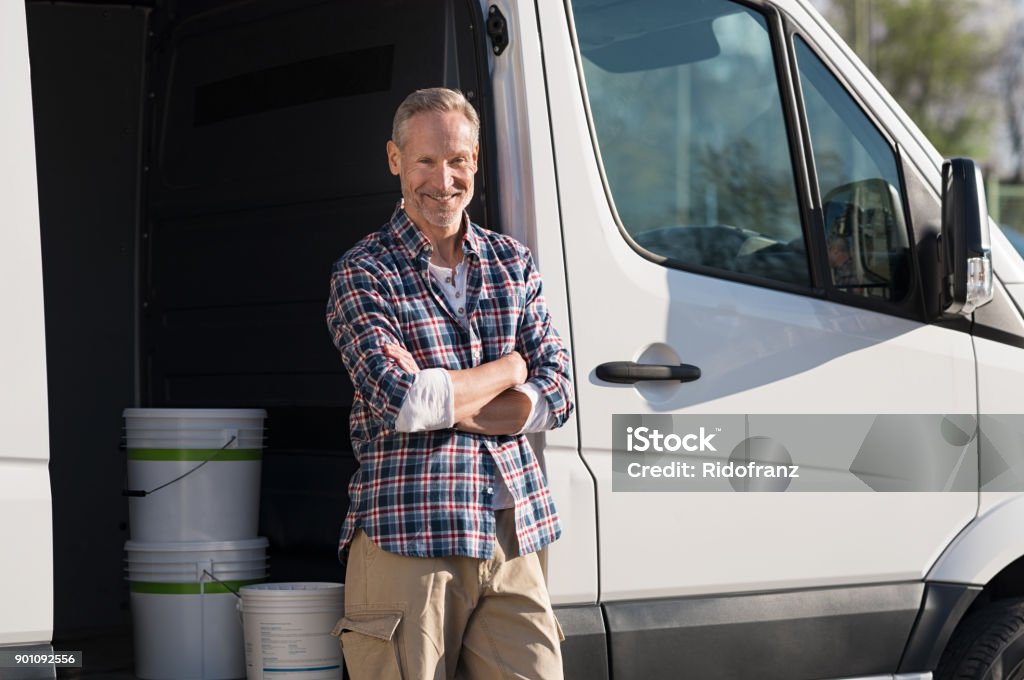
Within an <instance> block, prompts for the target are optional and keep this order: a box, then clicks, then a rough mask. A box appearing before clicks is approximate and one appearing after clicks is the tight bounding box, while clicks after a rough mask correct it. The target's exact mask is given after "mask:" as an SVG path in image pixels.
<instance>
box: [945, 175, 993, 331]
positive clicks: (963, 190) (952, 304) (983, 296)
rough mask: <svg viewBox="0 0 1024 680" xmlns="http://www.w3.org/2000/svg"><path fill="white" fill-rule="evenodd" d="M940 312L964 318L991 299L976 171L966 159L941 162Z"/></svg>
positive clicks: (979, 180)
mask: <svg viewBox="0 0 1024 680" xmlns="http://www.w3.org/2000/svg"><path fill="white" fill-rule="evenodd" d="M939 238H940V242H939V253H940V256H941V258H942V263H941V271H942V290H941V295H942V307H941V308H942V310H943V311H944V312H945V313H946V314H961V315H964V316H967V315H969V314H970V313H971V312H973V311H974V310H975V309H977V308H978V307H981V306H982V305H984V304H986V303H988V302H989V301H990V300H991V299H992V246H991V244H990V242H989V231H988V205H987V204H986V202H985V185H984V183H983V182H982V178H981V169H980V168H978V166H977V164H976V163H975V162H974V161H972V160H970V159H969V158H951V159H949V160H947V161H946V162H945V163H943V164H942V233H941V235H940V236H939Z"/></svg>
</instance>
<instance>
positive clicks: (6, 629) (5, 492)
mask: <svg viewBox="0 0 1024 680" xmlns="http://www.w3.org/2000/svg"><path fill="white" fill-rule="evenodd" d="M31 97H32V93H31V87H30V81H29V63H28V42H27V38H26V31H25V5H24V3H20V2H6V3H2V4H0V101H2V102H3V103H4V105H3V107H2V108H0V149H3V154H2V156H0V158H2V160H0V205H2V206H3V207H4V212H3V230H2V231H0V309H3V310H4V329H5V331H6V332H4V333H3V335H2V340H0V376H3V378H2V380H0V546H3V550H4V555H5V558H4V559H3V560H0V602H3V606H2V607H0V645H9V644H17V643H25V642H48V641H49V640H50V638H51V636H52V631H53V586H52V583H53V569H52V534H51V529H50V477H49V473H48V470H47V463H48V461H49V437H48V423H47V411H46V350H45V348H46V345H45V336H44V326H43V276H42V259H41V255H40V245H39V212H38V209H37V201H36V164H35V148H34V146H33V138H32V98H31Z"/></svg>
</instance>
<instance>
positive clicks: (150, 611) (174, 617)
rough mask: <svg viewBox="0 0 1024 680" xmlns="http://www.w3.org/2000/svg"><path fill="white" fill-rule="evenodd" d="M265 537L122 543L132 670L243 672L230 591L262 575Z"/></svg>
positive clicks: (156, 675) (173, 679) (212, 679)
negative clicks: (129, 607)
mask: <svg viewBox="0 0 1024 680" xmlns="http://www.w3.org/2000/svg"><path fill="white" fill-rule="evenodd" d="M266 548H267V539H266V538H256V539H250V540H247V541H224V542H218V543H206V544H203V543H184V544H159V543H139V542H137V541H128V542H127V543H126V544H125V550H126V551H127V554H128V556H127V560H126V561H127V564H128V566H127V570H128V580H129V581H130V582H131V583H130V584H129V589H130V591H131V593H130V596H131V607H132V621H133V633H134V642H135V674H136V675H137V676H138V677H140V678H143V679H145V680H179V679H183V678H189V679H192V678H195V679H199V680H228V679H233V678H242V677H244V676H245V651H244V646H243V637H242V631H241V628H240V626H239V625H238V614H237V610H236V609H237V604H236V603H237V601H238V597H237V596H236V595H235V593H234V592H232V591H235V592H237V591H238V590H239V589H241V588H242V587H245V586H249V585H252V584H254V583H255V582H258V581H262V580H264V579H265V578H266V576H267V567H266Z"/></svg>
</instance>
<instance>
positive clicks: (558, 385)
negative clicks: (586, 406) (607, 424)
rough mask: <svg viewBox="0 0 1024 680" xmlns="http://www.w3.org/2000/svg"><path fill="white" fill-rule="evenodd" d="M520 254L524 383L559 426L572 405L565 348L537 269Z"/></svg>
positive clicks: (528, 257) (519, 345)
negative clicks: (523, 283) (543, 402)
mask: <svg viewBox="0 0 1024 680" xmlns="http://www.w3.org/2000/svg"><path fill="white" fill-rule="evenodd" d="M524 251H525V249H524ZM523 258H524V260H525V262H526V265H525V272H524V274H525V279H526V305H525V308H524V311H523V319H522V323H521V324H520V326H519V333H518V337H517V349H518V350H520V352H521V353H522V355H523V357H524V358H525V359H526V363H527V365H528V366H529V379H528V383H529V384H531V385H533V386H535V387H536V388H537V389H538V390H539V391H540V393H541V395H543V397H544V399H545V400H546V401H547V405H548V409H549V410H550V418H551V422H552V425H551V427H552V428H555V427H561V426H562V425H563V424H564V423H565V421H566V420H567V419H568V418H569V415H570V414H571V413H572V410H573V408H574V403H573V391H572V368H571V363H570V359H569V351H568V350H567V349H566V347H565V343H564V342H562V338H561V337H560V336H559V335H558V331H556V330H555V327H554V326H553V325H552V323H551V314H550V312H549V311H548V307H547V303H546V302H545V300H544V294H543V290H542V287H543V286H542V283H541V277H540V272H538V271H537V268H536V266H535V265H534V262H533V257H532V256H531V255H530V253H529V251H525V252H524V253H523Z"/></svg>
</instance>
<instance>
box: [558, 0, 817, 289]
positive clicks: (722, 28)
mask: <svg viewBox="0 0 1024 680" xmlns="http://www.w3.org/2000/svg"><path fill="white" fill-rule="evenodd" d="M573 13H574V18H575V24H576V31H577V38H578V41H579V48H580V52H581V56H582V62H583V71H584V76H585V80H586V86H587V92H588V96H589V103H590V109H591V116H592V118H593V123H594V128H595V136H596V138H597V141H598V146H599V148H600V155H601V160H602V164H603V168H604V173H605V177H606V180H607V182H608V186H609V189H610V194H611V196H612V201H613V203H614V207H615V210H616V212H617V214H618V218H619V220H620V221H621V224H622V226H623V228H624V229H625V231H626V233H627V234H628V236H629V237H630V239H631V240H632V241H633V243H634V245H636V246H639V247H640V248H642V249H644V250H646V251H647V252H649V253H653V254H654V255H658V256H663V257H665V258H667V262H666V263H667V264H669V265H674V266H682V267H687V266H693V265H697V266H703V267H713V268H715V269H717V270H724V271H729V272H736V273H740V274H747V275H753V276H757V277H761V278H767V279H772V280H776V281H783V282H787V283H795V284H801V285H807V284H808V283H809V280H810V277H809V273H808V265H807V255H806V248H805V245H804V236H803V229H802V224H801V217H800V215H801V213H800V205H799V201H798V199H797V190H796V183H795V180H794V176H795V175H794V171H793V163H792V158H791V155H790V146H789V142H788V135H787V131H786V124H785V120H784V118H783V108H782V102H781V98H780V96H779V87H778V80H777V78H776V71H775V62H774V57H773V53H772V44H771V40H770V37H769V33H768V26H767V22H766V21H765V19H764V17H763V16H761V15H760V14H758V13H757V12H754V11H752V10H750V9H748V8H746V7H744V6H742V5H739V4H736V3H733V2H727V1H726V0H707V1H705V2H700V3H691V2H678V1H677V0H640V1H639V2H637V1H633V2H611V3H609V2H607V0H602V1H601V2H595V0H573Z"/></svg>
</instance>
